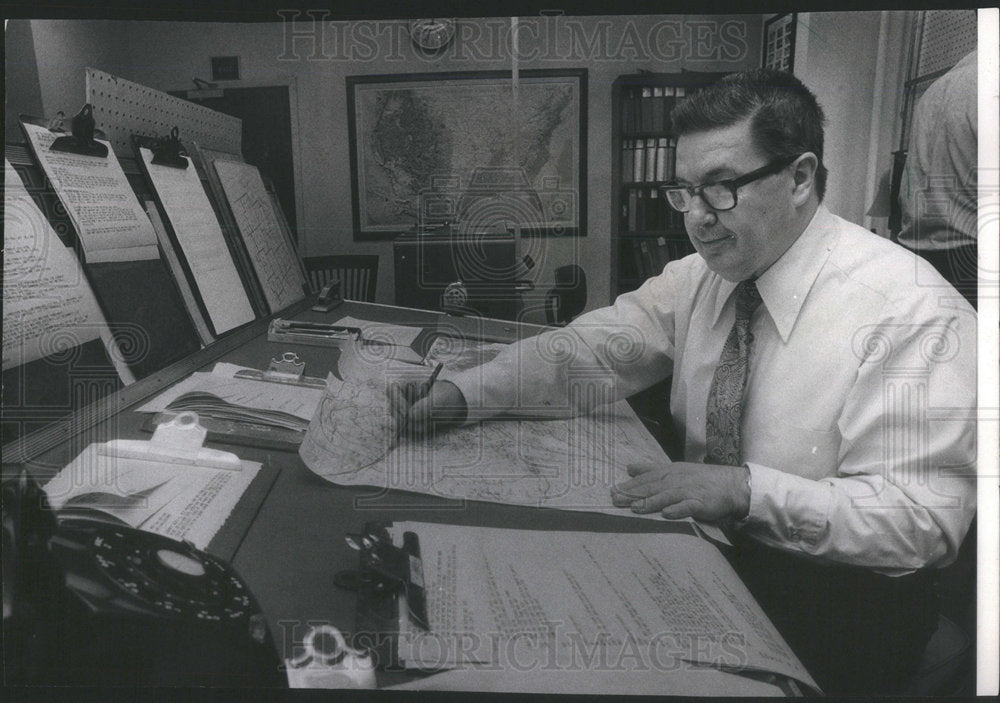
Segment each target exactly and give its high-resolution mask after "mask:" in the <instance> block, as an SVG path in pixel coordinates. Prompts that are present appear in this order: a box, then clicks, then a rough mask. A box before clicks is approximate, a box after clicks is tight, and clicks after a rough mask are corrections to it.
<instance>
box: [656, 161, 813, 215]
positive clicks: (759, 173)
mask: <svg viewBox="0 0 1000 703" xmlns="http://www.w3.org/2000/svg"><path fill="white" fill-rule="evenodd" d="M799 156H802V154H799V155H798V156H791V157H785V158H782V159H776V160H774V161H772V162H771V163H769V164H767V165H765V166H761V167H760V168H758V169H755V170H753V171H751V172H750V173H745V174H743V175H742V176H738V177H737V178H728V179H726V180H724V181H715V182H713V183H702V184H701V185H698V186H681V185H676V184H668V185H662V186H660V190H662V191H663V195H664V196H666V198H667V202H668V203H670V207H672V208H673V209H674V210H677V211H678V212H687V211H688V210H690V209H691V199H692V198H694V196H696V195H697V196H700V197H701V199H702V200H704V201H705V204H706V205H708V206H709V207H710V208H712V209H713V210H732V209H733V208H734V207H736V202H737V200H736V191H737V190H738V189H739V188H740V187H741V186H745V185H746V184H747V183H753V182H754V181H756V180H759V179H761V178H764V177H765V176H770V175H771V174H773V173H777V172H778V171H780V170H781V169H783V168H785V167H786V166H788V165H789V164H791V163H792V162H793V161H795V160H796V159H797V158H799Z"/></svg>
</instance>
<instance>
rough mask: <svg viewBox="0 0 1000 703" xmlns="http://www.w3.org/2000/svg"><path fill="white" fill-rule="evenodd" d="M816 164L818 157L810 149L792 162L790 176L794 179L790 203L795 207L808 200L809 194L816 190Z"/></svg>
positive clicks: (817, 164) (817, 163)
mask: <svg viewBox="0 0 1000 703" xmlns="http://www.w3.org/2000/svg"><path fill="white" fill-rule="evenodd" d="M818 166H819V159H817V158H816V154H814V153H812V152H811V151H807V152H806V153H804V154H803V155H802V156H800V157H799V158H797V159H796V160H795V161H794V162H793V163H792V177H793V178H794V179H795V188H794V189H793V191H792V204H793V205H794V206H795V207H800V206H802V205H804V204H805V203H806V201H807V200H809V196H810V195H811V194H812V193H813V191H815V190H816V168H817V167H818Z"/></svg>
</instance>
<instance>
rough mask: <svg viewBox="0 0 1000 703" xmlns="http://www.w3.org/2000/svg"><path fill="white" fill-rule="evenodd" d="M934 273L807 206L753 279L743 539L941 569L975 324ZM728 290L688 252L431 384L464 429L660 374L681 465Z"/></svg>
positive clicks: (901, 569)
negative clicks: (783, 246) (668, 382)
mask: <svg viewBox="0 0 1000 703" xmlns="http://www.w3.org/2000/svg"><path fill="white" fill-rule="evenodd" d="M918 268H920V269H921V270H920V273H919V277H917V274H916V271H917V269H918ZM928 277H930V278H928ZM939 278H940V277H939V276H938V274H937V273H936V272H935V271H934V270H933V269H932V268H931V267H930V266H929V265H928V264H926V262H924V261H923V260H921V259H920V258H919V257H917V256H915V255H914V254H912V253H910V252H908V251H907V250H905V249H903V248H902V247H899V246H898V245H896V244H893V243H891V242H889V241H887V240H884V239H882V238H880V237H878V236H876V235H874V234H872V233H870V232H868V231H867V230H865V229H863V228H861V227H858V226H856V225H853V224H851V223H849V222H847V221H845V220H843V219H841V218H839V217H836V216H835V215H832V214H831V213H830V212H829V211H828V210H826V208H825V207H823V206H820V207H819V209H818V210H817V212H816V214H815V216H814V217H813V219H812V221H811V222H810V224H809V226H808V227H807V228H806V229H805V231H804V232H803V233H802V235H801V236H800V237H799V239H798V240H796V242H795V243H794V244H793V245H792V246H791V247H790V248H789V249H788V251H786V252H785V254H784V255H783V256H782V257H781V259H779V260H778V261H777V262H776V263H775V264H773V265H772V266H771V267H770V268H769V269H768V270H767V271H766V272H765V273H764V274H763V275H762V276H761V277H760V278H759V279H758V280H757V287H758V289H759V290H760V293H761V296H762V298H763V305H761V306H760V307H759V308H758V309H757V311H756V313H755V314H754V317H753V318H752V320H751V333H752V335H753V342H752V346H751V357H750V371H749V376H748V379H747V393H746V396H745V401H744V410H743V426H742V437H743V445H742V448H743V458H744V461H746V463H747V466H748V467H749V468H750V476H751V487H752V488H751V498H750V513H749V515H748V516H747V518H746V519H745V520H743V521H741V523H740V528H741V529H743V530H745V531H746V532H748V533H750V534H751V535H753V536H754V537H755V538H756V539H758V540H760V541H761V542H764V543H766V544H769V545H772V546H776V547H779V548H782V549H785V550H789V551H793V552H799V553H801V554H805V555H810V556H812V557H815V558H819V559H823V560H830V561H836V562H841V563H848V564H855V565H862V566H866V567H869V568H873V569H875V570H878V571H881V572H883V573H887V574H902V573H906V572H909V571H912V570H914V569H917V568H920V567H923V566H944V565H946V564H948V563H950V562H951V561H953V560H954V558H955V556H956V554H957V551H958V547H959V545H960V544H961V541H962V538H963V537H964V535H965V532H966V531H967V529H968V526H969V523H970V522H971V520H972V516H973V514H974V512H975V457H976V427H975V422H976V316H975V312H974V311H973V310H972V308H971V307H970V306H969V305H968V304H967V303H966V302H965V301H964V300H961V299H958V298H955V297H954V296H942V294H941V288H940V287H939V286H940V285H946V284H944V283H943V280H942V281H941V282H939V283H937V284H936V285H934V286H926V287H919V286H917V285H916V284H915V281H916V280H920V281H927V280H934V281H937V279H939ZM735 287H736V284H735V283H732V282H728V281H726V280H724V279H722V278H720V277H719V276H718V275H716V274H714V273H713V272H711V271H710V270H709V269H708V268H707V267H706V265H705V263H704V260H703V259H702V258H701V257H700V256H699V255H697V254H695V255H692V256H689V257H687V258H684V259H682V260H680V261H675V262H671V263H669V264H667V266H666V268H665V269H664V271H663V273H662V274H660V275H659V276H656V277H654V278H651V279H649V280H648V281H646V282H645V284H644V285H643V286H642V287H640V288H639V289H638V290H636V291H634V292H631V293H627V294H625V295H622V296H620V297H619V298H618V299H617V300H616V301H615V303H614V304H613V305H611V306H610V307H606V308H602V309H599V310H595V311H592V312H589V313H587V314H584V315H581V316H580V317H578V318H577V319H576V320H575V321H574V322H573V323H572V324H570V325H569V326H567V327H565V328H563V329H558V330H553V331H551V332H546V333H544V334H542V335H539V336H538V337H533V338H530V339H527V340H524V341H522V342H520V343H518V344H514V345H511V347H510V348H509V349H507V350H505V351H504V352H503V353H502V354H501V355H500V356H498V357H497V358H496V359H495V360H494V361H493V362H491V363H489V364H487V365H485V366H483V367H479V368H478V369H470V370H468V371H464V372H460V373H454V374H442V376H441V378H446V379H448V380H451V381H452V382H454V383H455V384H456V385H457V386H458V387H459V389H460V390H461V391H462V393H463V395H464V396H465V398H466V401H467V403H468V405H469V421H477V420H482V419H486V418H488V417H491V416H494V415H496V414H498V413H501V412H507V413H515V414H517V413H525V414H532V413H537V412H538V411H540V410H546V409H548V410H549V411H550V412H553V411H554V412H555V413H562V414H571V413H572V412H573V411H574V410H579V409H581V408H582V409H587V407H588V403H587V400H586V397H587V396H588V395H589V396H592V397H596V396H594V394H593V393H590V394H588V393H587V392H579V391H577V392H574V391H573V390H572V389H573V386H574V384H575V383H578V382H580V381H581V379H583V380H584V381H586V382H592V380H593V379H594V378H595V377H597V376H601V375H603V377H604V378H605V379H607V380H608V383H609V384H610V386H611V390H610V395H611V396H612V397H613V398H614V399H618V398H623V397H627V396H629V395H631V394H632V393H635V392H636V391H638V390H641V389H643V388H646V387H648V386H650V385H652V384H653V383H656V382H657V381H659V380H661V379H663V378H665V377H667V376H668V375H670V374H671V373H672V374H673V381H672V388H671V397H670V412H671V415H672V417H673V421H674V424H675V427H676V428H677V430H678V431H679V432H680V433H682V436H683V437H684V440H685V457H684V458H685V459H686V460H687V461H694V462H701V461H703V460H704V457H705V409H706V404H707V400H708V391H709V387H710V385H711V382H712V376H713V374H714V372H715V367H716V365H717V363H718V359H719V355H720V353H721V351H722V347H723V345H724V343H725V340H726V337H727V336H728V335H729V331H730V329H731V327H732V325H733V320H734V317H735V310H734V306H735V298H734V296H732V295H731V294H732V293H733V291H734V289H735ZM939 298H941V300H940V301H939ZM588 379H589V381H588ZM581 387H582V386H581Z"/></svg>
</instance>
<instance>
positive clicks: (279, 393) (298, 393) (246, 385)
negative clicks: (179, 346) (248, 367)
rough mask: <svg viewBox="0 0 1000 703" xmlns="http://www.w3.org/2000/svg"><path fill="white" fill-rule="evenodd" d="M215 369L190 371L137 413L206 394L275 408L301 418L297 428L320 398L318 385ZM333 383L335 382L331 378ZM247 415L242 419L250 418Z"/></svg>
mask: <svg viewBox="0 0 1000 703" xmlns="http://www.w3.org/2000/svg"><path fill="white" fill-rule="evenodd" d="M219 367H221V369H220V368H219ZM216 370H217V371H219V373H216V372H215V371H213V372H212V373H206V372H204V371H198V372H195V373H193V374H191V375H190V376H188V377H187V378H185V379H184V380H182V381H180V382H179V383H176V384H174V385H173V386H171V387H170V388H168V389H167V390H165V391H164V392H163V393H160V394H159V395H158V396H156V397H155V398H153V399H152V400H151V401H149V402H148V403H146V404H145V405H143V406H142V407H140V408H139V409H138V412H162V411H164V410H167V409H168V406H170V404H171V403H173V402H174V401H176V400H177V399H178V398H180V397H181V396H182V395H185V394H188V393H207V394H210V395H212V396H215V397H216V398H217V399H218V400H219V401H222V403H225V404H228V405H233V406H240V407H242V408H245V409H246V410H247V411H252V410H254V409H257V410H263V411H277V412H280V413H284V414H287V415H291V416H294V417H296V418H299V419H301V420H302V421H303V423H302V424H301V425H299V427H304V426H305V423H307V422H308V421H309V420H311V419H312V418H313V416H314V415H315V414H316V409H317V408H318V407H319V402H320V399H321V398H322V397H323V390H322V389H319V388H310V387H307V386H298V385H294V384H290V383H272V382H269V381H258V380H254V379H249V378H234V377H233V376H232V374H233V373H235V371H238V370H241V367H238V366H233V365H232V364H225V365H222V364H217V365H216ZM333 383H334V384H336V383H339V382H338V381H337V380H336V379H333ZM206 407H207V406H206ZM217 407H218V408H219V409H220V410H221V409H223V408H224V407H225V405H223V404H221V403H219V404H217ZM174 409H177V408H174ZM189 409H194V408H189ZM199 412H201V411H199ZM206 414H211V413H206ZM249 415H252V412H249ZM249 415H248V417H246V418H245V419H247V420H250V419H251V418H250V417H249ZM230 419H232V418H230Z"/></svg>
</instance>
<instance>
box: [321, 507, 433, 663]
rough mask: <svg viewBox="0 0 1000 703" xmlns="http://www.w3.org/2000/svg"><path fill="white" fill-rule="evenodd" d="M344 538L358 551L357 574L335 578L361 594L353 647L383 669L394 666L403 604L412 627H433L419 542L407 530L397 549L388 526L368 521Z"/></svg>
mask: <svg viewBox="0 0 1000 703" xmlns="http://www.w3.org/2000/svg"><path fill="white" fill-rule="evenodd" d="M344 539H345V541H346V542H347V544H348V546H350V547H351V548H352V549H354V550H356V551H357V552H358V563H359V570H358V571H357V572H354V571H341V572H339V573H338V574H337V575H336V583H337V585H338V586H340V587H341V588H345V589H349V590H356V591H357V593H358V607H357V614H356V624H355V625H356V626H355V635H354V646H355V647H358V648H361V649H366V650H371V651H374V652H375V653H376V659H375V661H376V662H378V663H379V666H380V667H386V666H396V665H398V663H399V658H398V656H397V652H398V649H397V646H396V645H397V637H398V634H399V626H400V602H404V603H405V604H406V613H407V614H408V615H409V619H410V621H411V622H413V624H414V625H416V626H417V627H420V628H421V629H423V630H429V629H430V625H429V623H428V619H427V596H426V593H425V590H424V588H425V587H424V571H423V562H422V560H421V556H420V540H419V538H418V537H417V535H416V534H415V533H413V532H406V533H404V534H403V545H402V546H400V547H397V546H396V545H394V544H393V543H392V538H391V537H390V535H389V532H388V529H387V525H386V524H384V523H379V522H368V523H366V524H365V529H364V532H363V533H361V534H348V535H345V537H344Z"/></svg>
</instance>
